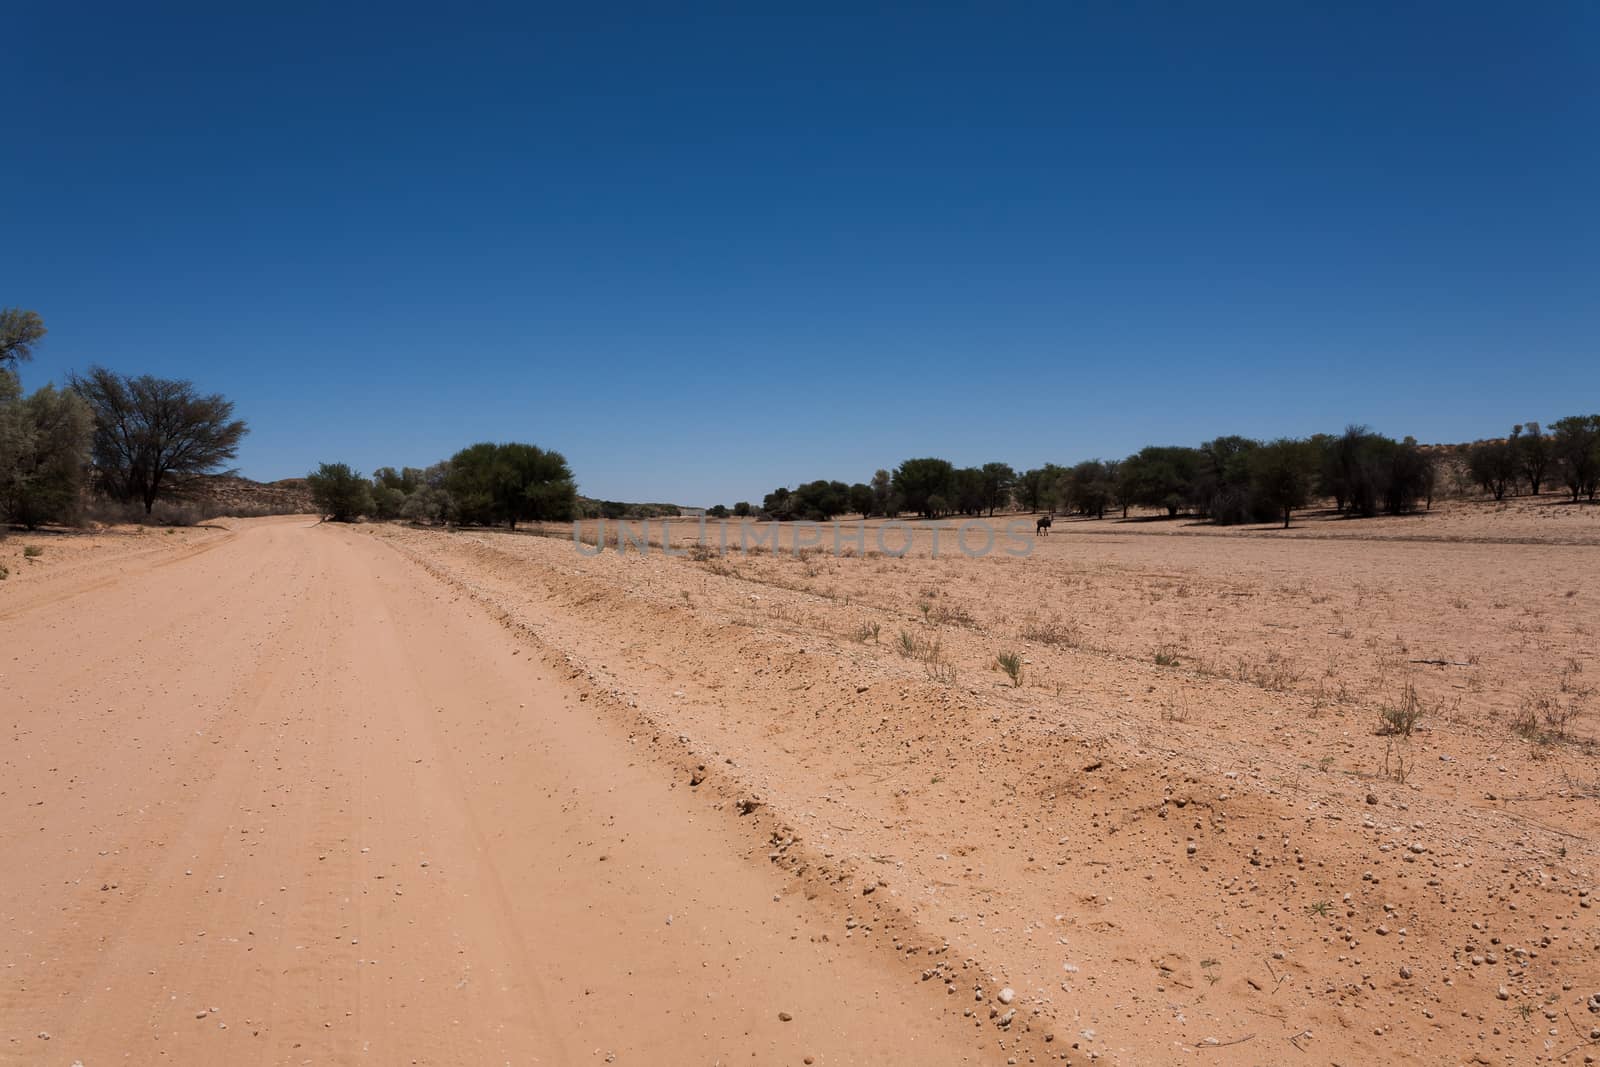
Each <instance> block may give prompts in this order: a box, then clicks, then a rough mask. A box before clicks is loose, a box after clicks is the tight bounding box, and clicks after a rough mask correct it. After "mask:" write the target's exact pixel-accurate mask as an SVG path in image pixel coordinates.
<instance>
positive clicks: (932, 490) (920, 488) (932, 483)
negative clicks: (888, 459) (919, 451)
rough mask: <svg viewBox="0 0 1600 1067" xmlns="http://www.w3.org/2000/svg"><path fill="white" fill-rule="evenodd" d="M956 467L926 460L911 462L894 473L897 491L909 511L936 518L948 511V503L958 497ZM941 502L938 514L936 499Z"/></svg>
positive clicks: (929, 458)
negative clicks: (934, 503)
mask: <svg viewBox="0 0 1600 1067" xmlns="http://www.w3.org/2000/svg"><path fill="white" fill-rule="evenodd" d="M955 476H956V472H955V467H953V466H952V465H951V464H950V461H949V460H944V459H935V458H933V457H931V456H930V457H925V458H921V459H908V460H906V461H905V462H904V463H902V464H900V466H898V467H896V468H895V470H894V478H893V485H894V491H895V494H896V495H897V496H899V497H900V499H901V501H902V502H903V506H904V507H905V509H906V510H907V511H914V512H916V513H917V514H918V515H922V516H925V517H928V518H932V517H933V516H935V515H936V514H938V513H940V512H942V511H944V510H947V509H948V507H949V505H948V503H947V501H948V500H949V498H950V497H951V496H953V495H954V493H955ZM936 496H937V497H938V498H939V501H938V503H939V508H938V509H937V510H935V508H934V506H933V501H932V498H933V497H936Z"/></svg>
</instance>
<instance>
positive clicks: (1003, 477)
mask: <svg viewBox="0 0 1600 1067" xmlns="http://www.w3.org/2000/svg"><path fill="white" fill-rule="evenodd" d="M1016 485H1017V472H1016V471H1015V470H1013V469H1012V468H1011V465H1010V464H1009V463H985V464H984V465H983V498H984V505H985V506H986V507H988V509H989V516H990V518H993V517H994V513H995V510H996V509H997V508H1003V507H1005V506H1006V505H1007V504H1009V503H1011V491H1012V490H1013V489H1015V488H1016Z"/></svg>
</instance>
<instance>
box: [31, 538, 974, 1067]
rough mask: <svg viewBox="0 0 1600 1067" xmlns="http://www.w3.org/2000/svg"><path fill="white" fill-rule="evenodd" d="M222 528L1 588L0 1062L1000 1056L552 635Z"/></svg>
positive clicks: (378, 572)
mask: <svg viewBox="0 0 1600 1067" xmlns="http://www.w3.org/2000/svg"><path fill="white" fill-rule="evenodd" d="M231 525H232V527H233V528H232V529H231V530H227V531H216V532H214V533H213V535H212V536H210V537H209V538H200V539H197V540H193V541H189V542H186V543H185V545H184V546H183V547H181V548H176V547H175V548H174V549H173V550H172V551H170V552H165V553H161V552H155V553H146V554H144V555H141V556H140V557H139V558H138V559H137V560H136V561H135V562H134V563H132V564H125V565H119V566H118V567H116V568H115V569H112V570H107V571H105V572H96V571H94V570H92V569H90V570H87V571H85V570H79V571H77V572H74V573H73V574H72V575H71V576H70V577H69V578H67V579H64V580H63V581H62V582H61V583H60V584H59V585H58V586H56V587H51V586H49V585H48V584H45V585H40V586H37V587H36V588H35V589H34V590H33V592H31V593H30V594H28V595H25V596H23V595H19V596H16V597H15V598H14V599H13V600H11V601H10V602H9V603H8V602H7V601H6V600H5V599H3V597H4V596H5V591H3V590H0V728H3V729H4V739H3V746H0V812H3V813H4V814H3V819H0V1062H6V1063H60V1064H63V1065H66V1064H72V1063H78V1062H81V1063H82V1064H84V1065H85V1067H96V1065H98V1064H107V1063H223V1062H226V1063H263V1064H266V1063H274V1064H275V1063H318V1064H322V1063H345V1062H364V1063H385V1064H387V1063H472V1064H483V1063H516V1064H525V1063H545V1064H583V1063H607V1062H617V1063H639V1064H643V1063H651V1064H665V1063H672V1064H695V1063H701V1064H712V1063H724V1064H727V1063H736V1062H737V1063H801V1062H805V1063H811V1062H813V1061H814V1062H815V1063H818V1064H829V1063H834V1064H842V1063H910V1062H916V1063H959V1062H983V1061H984V1060H985V1058H986V1057H987V1058H995V1057H996V1056H997V1055H998V1059H995V1062H1003V1059H1004V1053H1003V1052H1002V1053H998V1054H997V1053H995V1051H994V1044H993V1041H992V1038H991V1040H990V1042H989V1045H988V1048H987V1049H986V1050H984V1051H980V1047H979V1045H978V1043H977V1042H978V1036H979V1035H975V1033H974V1028H973V1026H972V1024H971V1023H965V1024H963V1022H962V1020H961V1017H960V1009H959V1007H953V1006H952V1002H953V1001H955V1000H958V999H961V998H957V997H953V996H952V997H944V996H939V995H938V993H939V989H938V983H928V984H926V985H922V986H918V985H911V986H907V984H906V983H904V982H903V981H899V980H898V977H899V976H898V975H896V974H891V973H890V968H888V967H887V966H886V964H885V963H884V960H883V958H882V954H881V953H875V952H874V951H873V950H871V949H868V948H865V947H862V946H861V945H859V944H853V943H851V944H847V943H843V942H841V940H840V939H839V938H838V937H837V936H835V937H834V938H833V939H832V940H830V939H828V937H827V936H826V935H825V934H824V932H823V931H824V929H825V928H831V929H835V930H836V929H837V927H836V926H830V924H827V923H824V922H823V921H822V916H820V915H819V914H818V913H817V909H820V908H821V907H822V904H821V902H820V901H818V902H812V901H808V900H807V899H806V898H805V895H804V894H803V893H798V892H796V891H795V884H794V881H793V879H785V878H783V877H781V876H780V875H779V874H778V873H776V871H775V869H773V868H771V867H770V866H769V865H768V864H767V862H766V855H765V850H764V849H762V848H759V847H756V846H754V845H753V843H752V841H751V835H750V834H749V832H748V831H747V830H746V829H745V828H744V824H742V823H739V821H738V819H739V817H738V816H737V815H736V814H734V813H733V812H731V811H726V810H716V808H715V807H714V806H712V805H710V804H708V803H706V801H705V798H703V797H700V796H698V795H696V794H694V793H692V792H691V790H690V788H689V787H688V784H687V782H684V781H681V780H679V779H678V778H677V777H676V776H674V775H672V774H670V773H668V772H667V770H666V769H665V768H664V767H663V766H662V765H661V763H660V762H659V761H658V760H656V759H655V758H653V757H652V756H650V755H648V754H647V752H646V751H645V749H646V748H647V747H648V745H647V744H646V743H645V739H643V738H641V737H638V736H632V737H630V736H629V735H628V732H627V726H626V724H623V723H619V722H616V721H614V720H613V719H608V718H607V717H606V716H604V715H597V714H595V713H593V711H592V709H591V706H590V704H589V703H587V702H586V701H585V700H583V699H581V698H582V697H583V696H584V695H585V694H583V693H581V692H580V691H579V690H578V689H577V688H576V687H575V686H574V685H572V684H571V683H569V681H568V679H567V678H566V676H565V672H564V671H563V670H562V669H561V664H560V661H559V657H551V656H550V655H548V654H546V655H543V656H541V654H540V652H539V650H538V649H537V648H535V647H534V646H532V645H531V644H529V643H528V642H526V641H524V640H522V639H519V638H518V637H516V636H514V635H513V634H512V633H511V632H510V631H508V630H507V629H506V628H504V627H502V626H501V625H499V624H498V623H496V622H495V621H494V620H493V619H491V618H489V617H488V616H487V615H486V614H485V613H484V612H483V610H482V609H481V608H479V607H478V606H476V605H474V604H473V603H471V602H470V601H468V600H466V599H464V598H463V597H462V596H461V595H460V594H459V593H457V592H454V591H452V589H451V588H450V587H448V586H446V585H445V584H444V583H442V582H440V581H438V580H437V579H435V578H433V577H430V576H429V575H428V574H426V573H425V572H424V571H423V570H422V569H421V568H419V567H417V566H416V565H414V564H413V563H410V562H408V561H406V560H405V559H404V558H402V557H401V555H400V554H398V553H396V552H395V551H393V549H391V548H390V547H388V546H386V545H385V544H383V543H381V542H380V541H378V540H376V539H373V538H370V537H366V536H363V535H361V534H359V533H357V532H355V531H350V530H343V529H338V528H334V527H330V526H321V527H317V526H312V525H311V524H310V523H309V522H308V521H307V520H304V519H292V520H262V521H252V522H238V523H233V524H231Z"/></svg>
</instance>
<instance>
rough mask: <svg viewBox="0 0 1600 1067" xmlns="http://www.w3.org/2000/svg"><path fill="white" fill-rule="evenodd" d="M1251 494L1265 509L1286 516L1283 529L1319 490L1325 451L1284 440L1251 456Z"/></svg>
mask: <svg viewBox="0 0 1600 1067" xmlns="http://www.w3.org/2000/svg"><path fill="white" fill-rule="evenodd" d="M1247 456H1248V459H1247V462H1248V464H1249V468H1250V492H1251V495H1252V497H1254V499H1255V500H1256V501H1257V502H1258V503H1259V505H1260V506H1261V507H1263V508H1265V509H1268V510H1270V511H1271V512H1273V513H1275V514H1279V515H1282V516H1283V528H1284V529H1285V530H1287V529H1288V528H1289V517H1290V515H1291V513H1292V512H1293V511H1294V509H1295V508H1303V507H1305V506H1306V504H1307V503H1308V502H1309V501H1310V499H1311V493H1312V490H1313V489H1315V488H1316V484H1317V476H1318V473H1319V469H1320V467H1321V461H1322V455H1321V450H1320V449H1319V448H1318V447H1317V445H1315V444H1314V443H1312V442H1310V441H1297V440H1292V439H1290V438H1287V437H1285V438H1281V439H1279V440H1277V441H1273V442H1271V443H1269V444H1265V445H1258V446H1257V447H1255V448H1252V449H1250V450H1249V451H1248V453H1247Z"/></svg>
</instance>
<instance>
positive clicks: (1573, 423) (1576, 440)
mask: <svg viewBox="0 0 1600 1067" xmlns="http://www.w3.org/2000/svg"><path fill="white" fill-rule="evenodd" d="M1550 454H1551V457H1552V458H1553V459H1554V460H1555V463H1556V468H1557V470H1558V471H1559V472H1560V476H1561V480H1562V482H1563V483H1565V484H1566V487H1567V491H1568V492H1569V493H1571V494H1572V499H1573V501H1574V502H1576V501H1577V499H1578V498H1579V497H1580V496H1583V497H1587V498H1588V499H1590V500H1593V499H1594V498H1595V493H1596V491H1597V490H1600V415H1569V416H1567V417H1566V418H1564V419H1558V420H1556V421H1555V422H1554V423H1552V424H1551V426H1550Z"/></svg>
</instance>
